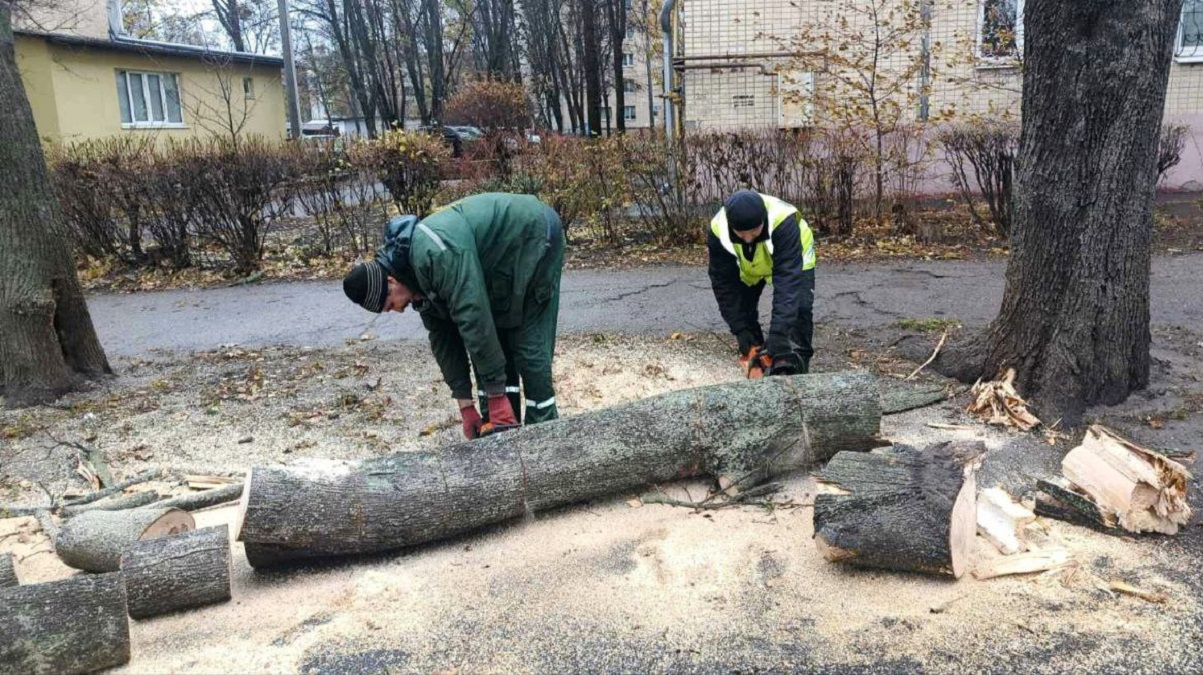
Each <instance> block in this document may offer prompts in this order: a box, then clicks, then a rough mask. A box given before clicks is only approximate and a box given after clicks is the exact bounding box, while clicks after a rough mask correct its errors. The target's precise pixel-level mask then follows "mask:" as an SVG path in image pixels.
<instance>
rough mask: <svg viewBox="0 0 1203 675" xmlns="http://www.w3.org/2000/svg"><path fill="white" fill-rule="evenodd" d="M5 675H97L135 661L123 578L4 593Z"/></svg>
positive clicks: (0, 624)
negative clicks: (104, 670)
mask: <svg viewBox="0 0 1203 675" xmlns="http://www.w3.org/2000/svg"><path fill="white" fill-rule="evenodd" d="M0 607H3V608H4V610H3V611H0V673H47V674H53V675H60V674H63V673H91V672H94V671H97V670H103V669H105V668H112V667H114V666H119V665H122V664H124V663H128V662H129V657H130V638H129V616H128V615H127V614H126V604H125V584H124V583H122V580H121V575H120V574H99V575H89V574H81V575H78V576H74V577H70V578H68V579H61V580H59V581H51V582H49V583H44V584H29V585H27V586H18V587H17V588H7V589H3V590H0Z"/></svg>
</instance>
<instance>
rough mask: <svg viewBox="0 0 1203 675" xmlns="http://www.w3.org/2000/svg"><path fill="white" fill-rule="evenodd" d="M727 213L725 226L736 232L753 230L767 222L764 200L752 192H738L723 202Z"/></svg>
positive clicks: (767, 216) (767, 213) (767, 212)
mask: <svg viewBox="0 0 1203 675" xmlns="http://www.w3.org/2000/svg"><path fill="white" fill-rule="evenodd" d="M723 210H725V211H726V212H727V224H728V225H730V226H731V229H733V230H736V231H741V232H742V231H745V230H754V229H756V228H758V227H760V226H761V225H764V224H766V223H767V222H768V220H769V211H768V209H766V208H765V207H764V200H763V199H761V197H760V194H759V193H757V192H756V191H754V190H740V191H739V192H736V193H735V194H733V195H731V196H730V197H727V201H726V202H723Z"/></svg>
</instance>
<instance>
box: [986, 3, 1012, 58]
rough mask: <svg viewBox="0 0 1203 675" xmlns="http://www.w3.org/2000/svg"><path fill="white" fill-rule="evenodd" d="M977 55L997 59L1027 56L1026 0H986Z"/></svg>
mask: <svg viewBox="0 0 1203 675" xmlns="http://www.w3.org/2000/svg"><path fill="white" fill-rule="evenodd" d="M977 53H978V56H980V57H981V58H983V59H995V60H1001V59H1017V58H1019V57H1021V56H1022V55H1023V0H982V3H981V12H980V13H979V14H978V39H977Z"/></svg>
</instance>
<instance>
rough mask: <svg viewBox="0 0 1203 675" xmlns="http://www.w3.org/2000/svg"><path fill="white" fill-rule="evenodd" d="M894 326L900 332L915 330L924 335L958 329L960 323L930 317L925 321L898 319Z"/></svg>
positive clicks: (953, 320) (954, 320)
mask: <svg viewBox="0 0 1203 675" xmlns="http://www.w3.org/2000/svg"><path fill="white" fill-rule="evenodd" d="M894 325H896V326H898V327H899V328H901V329H902V330H917V331H922V332H924V333H934V332H936V331H940V330H949V329H952V328H960V327H961V322H960V321H958V320H956V319H941V318H937V317H931V318H927V319H917V318H907V319H899V320H898V321H897V322H895V324H894Z"/></svg>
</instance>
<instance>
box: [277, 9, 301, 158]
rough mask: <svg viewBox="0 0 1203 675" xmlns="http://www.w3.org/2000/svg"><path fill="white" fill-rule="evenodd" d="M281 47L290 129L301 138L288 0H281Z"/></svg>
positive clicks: (294, 135) (295, 65) (299, 103)
mask: <svg viewBox="0 0 1203 675" xmlns="http://www.w3.org/2000/svg"><path fill="white" fill-rule="evenodd" d="M279 7H280V48H281V49H283V50H284V98H285V104H286V105H287V106H288V129H289V131H290V132H291V133H292V138H293V140H300V138H301V102H300V100H299V99H298V98H297V64H296V62H295V61H294V60H293V56H292V27H291V26H290V25H289V21H288V0H279Z"/></svg>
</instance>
